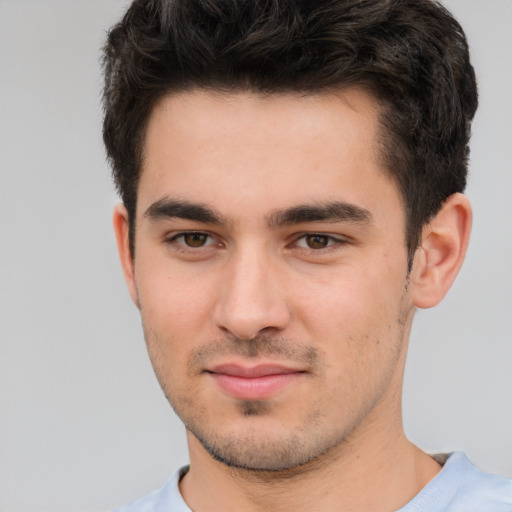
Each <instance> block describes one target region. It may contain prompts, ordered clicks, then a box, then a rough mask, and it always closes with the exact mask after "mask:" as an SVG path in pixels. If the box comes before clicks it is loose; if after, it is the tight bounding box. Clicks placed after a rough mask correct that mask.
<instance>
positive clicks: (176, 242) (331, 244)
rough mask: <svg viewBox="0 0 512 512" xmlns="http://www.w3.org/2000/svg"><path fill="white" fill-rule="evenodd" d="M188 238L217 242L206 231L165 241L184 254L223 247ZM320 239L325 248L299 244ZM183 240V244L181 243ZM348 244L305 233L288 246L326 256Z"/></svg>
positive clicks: (336, 239)
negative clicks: (200, 242) (204, 238)
mask: <svg viewBox="0 0 512 512" xmlns="http://www.w3.org/2000/svg"><path fill="white" fill-rule="evenodd" d="M187 236H198V237H206V238H207V239H208V238H209V239H211V240H212V241H214V240H215V237H214V236H212V235H211V234H210V233H208V232H204V231H182V232H179V233H176V234H175V235H173V236H171V237H168V238H166V239H165V240H164V241H165V243H167V244H169V245H172V246H173V247H174V248H175V249H176V250H179V251H180V252H184V253H189V254H190V253H196V252H197V251H199V250H201V249H203V250H204V249H205V248H206V249H208V248H210V247H212V246H214V247H215V246H216V247H222V246H223V244H222V243H221V242H217V243H216V244H215V243H206V244H203V245H198V246H196V247H194V246H191V245H189V244H187V243H186V242H185V238H186V237H187ZM308 237H309V238H319V239H322V240H323V241H325V242H326V244H327V245H325V246H324V247H316V248H314V247H307V246H306V247H301V246H300V245H299V242H300V241H302V240H306V239H307V238H308ZM180 240H181V242H180ZM346 243H347V240H345V239H344V238H340V237H336V236H333V235H329V234H326V233H315V232H313V233H304V234H301V235H300V236H295V237H294V238H293V240H292V242H291V243H290V244H288V245H287V248H290V249H293V248H297V249H299V250H301V251H307V252H308V253H310V254H318V255H320V254H325V253H326V252H328V251H332V250H336V248H338V247H339V246H341V245H345V244H346Z"/></svg>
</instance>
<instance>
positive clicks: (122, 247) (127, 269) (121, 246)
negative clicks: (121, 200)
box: [112, 204, 139, 307]
mask: <svg viewBox="0 0 512 512" xmlns="http://www.w3.org/2000/svg"><path fill="white" fill-rule="evenodd" d="M112 220H113V224H114V233H115V235H116V241H117V250H118V252H119V259H120V260H121V267H122V268H123V273H124V279H125V281H126V284H127V285H128V291H129V292H130V296H131V298H132V300H133V302H134V303H135V305H136V306H137V307H139V300H138V297H137V287H136V286H135V267H134V261H133V257H132V254H131V251H130V236H129V232H130V229H129V226H130V224H129V221H128V212H127V211H126V208H125V206H124V205H123V204H118V205H116V206H115V208H114V213H113V216H112Z"/></svg>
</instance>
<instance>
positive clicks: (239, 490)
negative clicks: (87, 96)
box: [114, 89, 471, 512]
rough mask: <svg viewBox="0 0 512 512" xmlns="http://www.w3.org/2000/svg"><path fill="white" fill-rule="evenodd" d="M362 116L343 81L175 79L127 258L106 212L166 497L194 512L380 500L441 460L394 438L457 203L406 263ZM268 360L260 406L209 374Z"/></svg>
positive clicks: (152, 143) (464, 209)
mask: <svg viewBox="0 0 512 512" xmlns="http://www.w3.org/2000/svg"><path fill="white" fill-rule="evenodd" d="M378 113H379V108H378V105H377V103H376V102H375V101H374V100H373V98H372V97H371V96H369V95H368V94H367V93H365V92H364V91H361V90H357V89H352V90H348V91H344V92H343V93H338V94H330V95H310V96H297V95H292V94H289V95H273V96H262V95H256V94H251V93H230V94H220V93H213V92H205V91H189V92H186V93H179V94H173V95H170V96H168V97H166V98H164V99H163V100H162V101H161V102H160V103H159V104H158V105H157V106H156V107H155V109H154V111H153V112H152V115H151V118H150V121H149V124H148V128H147V133H146V148H145V149H146V152H145V160H144V163H143V171H142V175H141V179H140V183H139V187H138V200H137V216H136V219H135V226H136V238H135V257H134V258H132V255H131V254H130V251H129V242H128V219H127V214H126V210H125V209H124V207H123V206H119V207H117V208H116V210H115V212H114V227H115V231H116V235H117V240H118V247H119V251H120V256H121V262H122V264H123V269H124V272H125V276H126V280H127V283H128V287H129V290H130V293H131V296H132V298H133V300H134V302H135V304H136V305H137V306H138V307H139V309H140V311H141V316H142V320H143V325H144V332H145V337H146V342H147V346H148V351H149V354H150V357H151V361H152V363H153V366H154V369H155V372H156V374H157V377H158V379H159V382H160V384H161V386H162V389H163V390H164V393H165V394H166V396H167V398H168V399H169V401H170V403H171V405H172V406H173V408H174V409H175V411H176V412H177V413H178V415H179V416H180V417H181V419H182V420H183V421H184V423H185V425H186V426H187V429H188V433H187V435H188V442H189V451H190V460H191V466H190V471H189V472H188V474H187V475H186V476H185V477H184V478H183V479H182V481H181V483H180V490H181V492H182V495H183V496H184V498H185V500H186V501H187V503H188V504H189V506H190V507H191V508H192V509H193V510H196V511H208V510H219V509H222V510H226V511H229V510H248V511H249V510H266V509H269V508H271V509H272V510H293V511H300V510H312V507H313V508H314V510H317V511H321V510H344V511H345V510H365V511H366V512H371V511H372V510H379V511H381V512H384V511H387V510H389V511H392V510H396V509H398V508H399V507H401V506H403V505H404V504H405V503H407V501H409V500H410V499H412V497H413V496H414V495H415V494H417V492H419V490H420V489H421V488H422V487H424V485H426V483H427V482H428V481H429V480H430V479H431V478H433V477H434V476H435V475H436V474H437V472H438V471H439V469H440V468H439V465H438V464H437V463H436V462H434V461H433V459H431V458H430V457H429V456H427V455H426V454H424V453H423V452H421V451H420V450H418V449H417V448H416V447H414V446H413V445H412V444H411V443H410V442H409V441H408V440H407V439H406V437H405V435H404V432H403V427H402V420H401V389H402V380H403V371H404V364H405V357H406V351H407V343H408V339H409V333H410V328H411V323H412V318H413V313H414V308H415V307H431V306H433V305H435V304H436V303H437V302H439V301H440V300H441V299H442V297H443V296H444V294H445V293H446V291H447V290H448V288H449V286H450V285H451V282H452V281H453V279H454V278H455V275H456V273H457V271H458V269H459V268H460V265H461V264H462V260H463V257H464V253H465V250H466V247H467V242H468V238H469V230H470V224H471V210H470V207H469V204H468V202H467V199H466V198H465V197H464V196H462V195H460V194H456V195H454V196H451V197H450V198H449V199H448V200H447V201H446V203H445V204H444V206H443V208H442V210H441V211H440V212H439V214H438V215H437V216H436V218H435V219H433V221H432V222H431V223H430V224H429V225H428V226H426V227H425V229H424V232H423V237H422V245H421V247H420V248H419V249H418V251H417V252H416V255H415V259H414V265H413V270H412V272H411V273H408V270H407V251H406V244H405V217H404V210H403V202H402V200H401V198H400V196H399V193H398V192H397V189H396V187H395V185H394V183H393V182H392V181H391V180H390V179H389V177H388V176H387V174H386V173H385V170H384V169H383V168H382V163H381V160H380V158H379V152H378V147H377V144H376V142H375V141H376V140H377V137H376V135H377V129H378V124H377V123H378ZM333 205H334V206H333ZM304 206H307V207H308V208H309V209H306V208H304ZM311 211H313V212H314V215H312V214H311ZM333 212H334V213H333ZM322 215H323V218H322ZM184 217H187V218H184ZM267 363H271V364H279V365H282V366H284V367H286V368H288V369H292V370H293V371H294V372H295V374H294V377H293V378H292V379H291V380H290V382H289V383H287V384H286V385H285V386H284V387H282V388H280V389H279V390H278V391H277V392H276V393H274V394H271V395H270V396H268V397H265V398H263V399H261V400H243V399H239V398H236V397H233V396H231V395H229V394H227V393H226V392H225V391H224V390H223V389H222V388H221V387H220V386H219V385H218V382H217V381H216V379H215V378H213V377H212V369H214V368H216V367H217V366H218V365H221V364H237V365H244V366H254V365H256V364H267ZM369 490H370V491H371V492H368V491H369Z"/></svg>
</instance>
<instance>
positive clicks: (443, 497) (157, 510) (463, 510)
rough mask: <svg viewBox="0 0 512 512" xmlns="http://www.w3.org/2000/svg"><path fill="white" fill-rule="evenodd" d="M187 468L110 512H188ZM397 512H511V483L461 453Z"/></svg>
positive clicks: (454, 454)
mask: <svg viewBox="0 0 512 512" xmlns="http://www.w3.org/2000/svg"><path fill="white" fill-rule="evenodd" d="M186 471H187V468H186V467H185V468H182V469H180V470H179V471H176V473H174V475H172V476H171V478H169V480H167V482H166V483H165V484H164V485H163V486H162V487H161V488H160V489H158V490H156V491H153V492H151V493H149V494H148V495H146V496H144V497H142V498H140V499H138V500H136V501H134V502H132V503H130V504H128V505H125V506H124V507H121V508H118V509H116V510H114V511H113V512H192V511H191V510H190V508H188V506H187V504H186V503H185V501H184V500H183V498H182V497H181V494H180V491H179V488H178V482H179V479H180V477H181V475H183V474H184V473H185V472H186ZM397 512H512V480H509V479H508V478H505V477H502V476H498V475H492V474H490V473H485V472H483V471H481V470H480V469H478V468H476V467H475V466H473V464H471V462H469V460H468V458H467V457H466V455H464V453H462V452H455V453H453V454H452V455H450V456H449V457H448V459H447V460H446V463H445V464H444V466H443V469H442V470H441V471H440V472H439V473H438V474H437V475H436V476H435V477H434V478H433V479H432V480H431V481H430V482H429V483H428V484H427V486H426V487H424V488H423V490H422V491H421V492H420V493H419V494H417V495H416V496H415V497H414V498H413V499H412V500H411V501H410V502H409V503H407V505H405V506H404V507H402V508H401V509H400V510H398V511H397Z"/></svg>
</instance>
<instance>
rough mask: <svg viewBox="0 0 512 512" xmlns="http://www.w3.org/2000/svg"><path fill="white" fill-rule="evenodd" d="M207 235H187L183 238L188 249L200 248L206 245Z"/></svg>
mask: <svg viewBox="0 0 512 512" xmlns="http://www.w3.org/2000/svg"><path fill="white" fill-rule="evenodd" d="M207 237H208V235H205V234H204V233H187V234H186V235H185V236H184V238H185V243H186V244H187V245H188V246H189V247H202V246H203V245H204V244H205V243H206V239H207Z"/></svg>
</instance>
